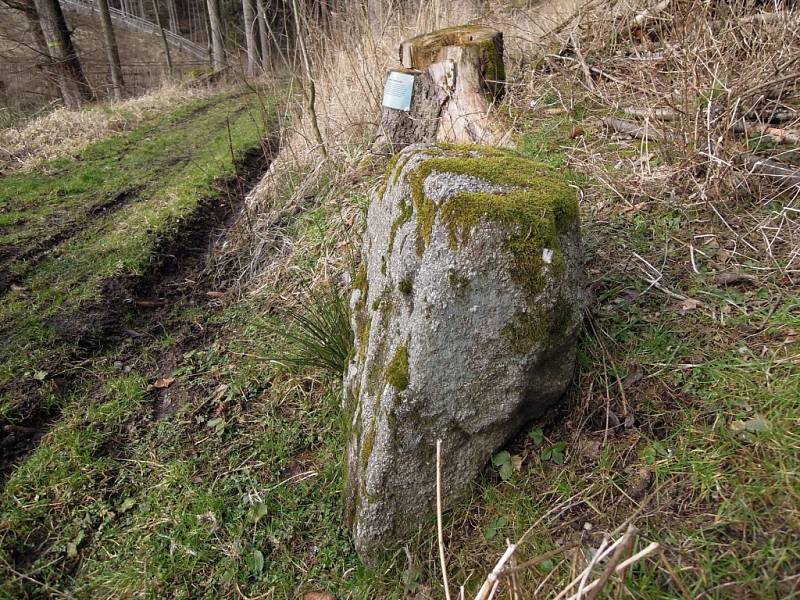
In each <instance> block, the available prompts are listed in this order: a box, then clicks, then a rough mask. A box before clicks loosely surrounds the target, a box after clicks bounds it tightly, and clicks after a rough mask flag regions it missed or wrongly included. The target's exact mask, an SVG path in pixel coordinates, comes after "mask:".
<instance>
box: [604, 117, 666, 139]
mask: <svg viewBox="0 0 800 600" xmlns="http://www.w3.org/2000/svg"><path fill="white" fill-rule="evenodd" d="M602 123H603V125H605V126H606V127H607V128H608V129H611V130H612V131H616V132H617V133H624V134H625V135H629V136H631V137H633V138H637V139H640V140H644V139H648V140H653V141H656V142H657V141H660V140H662V139H663V136H662V135H661V133H660V132H658V131H657V130H655V129H653V128H651V127H649V126H647V125H645V126H644V127H643V126H641V125H637V124H636V123H634V122H632V121H626V120H625V119H618V118H617V117H603V119H602Z"/></svg>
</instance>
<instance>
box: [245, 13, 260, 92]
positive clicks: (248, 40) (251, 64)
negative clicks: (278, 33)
mask: <svg viewBox="0 0 800 600" xmlns="http://www.w3.org/2000/svg"><path fill="white" fill-rule="evenodd" d="M255 12H256V11H255V10H254V7H253V0H242V15H243V17H244V39H245V44H246V45H247V75H248V77H252V76H253V75H255V73H256V66H257V65H258V50H256V36H255V31H254V28H255V26H256V15H255Z"/></svg>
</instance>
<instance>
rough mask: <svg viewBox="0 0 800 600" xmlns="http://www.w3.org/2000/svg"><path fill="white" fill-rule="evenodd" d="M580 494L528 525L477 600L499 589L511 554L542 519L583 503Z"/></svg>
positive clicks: (505, 555)
mask: <svg viewBox="0 0 800 600" xmlns="http://www.w3.org/2000/svg"><path fill="white" fill-rule="evenodd" d="M591 487H592V486H589V489H591ZM587 491H588V490H587ZM597 493H598V492H595V493H593V494H592V495H591V496H590V497H594V496H596V495H597ZM579 496H581V494H574V495H572V496H570V497H569V498H568V499H567V500H565V501H564V502H562V503H561V504H559V505H556V506H554V507H553V508H551V509H549V510H548V511H547V512H546V513H544V514H543V515H542V516H541V517H540V518H539V519H537V520H536V522H535V523H534V524H533V525H531V526H530V527H528V529H527V530H525V533H523V534H522V537H520V538H519V540H517V543H516V544H511V545H510V546H509V547H508V548H507V549H506V551H505V553H504V554H503V556H501V557H500V560H498V561H497V564H496V565H495V567H494V569H492V572H491V573H489V575H487V576H486V579H485V581H484V582H483V585H482V586H481V589H480V590H478V594H477V595H476V596H475V600H487V598H491V594H492V593H493V590H496V589H497V584H498V583H499V579H500V577H501V575H502V574H503V572H504V570H505V565H506V563H507V562H508V561H509V560H510V559H511V556H513V554H514V552H516V550H517V548H519V547H520V546H521V545H522V544H523V542H524V541H525V540H526V539H528V536H529V535H530V534H531V533H533V532H534V531H535V529H536V528H537V527H538V526H539V525H540V524H541V523H542V521H544V520H545V519H547V518H548V517H550V515H552V514H553V513H556V512H564V511H565V510H567V509H568V508H572V507H573V506H577V505H578V504H581V503H582V502H584V500H583V499H580V500H577V501H576V498H578V497H579Z"/></svg>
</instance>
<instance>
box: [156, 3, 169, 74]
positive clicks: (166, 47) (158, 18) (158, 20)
mask: <svg viewBox="0 0 800 600" xmlns="http://www.w3.org/2000/svg"><path fill="white" fill-rule="evenodd" d="M153 10H154V11H155V13H156V26H157V27H158V31H159V33H161V43H162V44H163V45H164V60H165V61H166V62H167V77H168V78H169V79H170V81H171V80H172V76H173V73H172V55H171V54H170V51H169V44H168V43H167V34H166V33H164V28H163V27H162V26H161V16H160V15H159V14H158V0H153Z"/></svg>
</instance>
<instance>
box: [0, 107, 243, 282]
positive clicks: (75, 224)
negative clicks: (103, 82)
mask: <svg viewBox="0 0 800 600" xmlns="http://www.w3.org/2000/svg"><path fill="white" fill-rule="evenodd" d="M244 95H246V94H245V93H244V92H243V93H240V94H233V95H229V96H225V97H220V98H217V99H213V100H210V101H208V102H206V103H205V104H204V105H202V106H199V107H197V108H196V109H194V110H192V111H191V112H189V113H188V114H186V115H182V116H181V117H179V118H178V119H176V120H175V121H168V122H165V123H160V124H159V125H157V126H154V127H150V128H149V129H146V130H143V131H141V132H140V135H141V137H142V139H147V138H148V136H150V135H152V134H153V133H155V132H159V131H165V130H170V129H174V128H176V127H180V126H182V125H186V124H188V123H189V122H191V121H195V120H197V119H199V118H201V117H202V116H203V115H205V114H207V113H208V112H209V111H210V110H212V109H213V108H215V107H217V106H218V105H219V104H221V103H223V102H229V101H231V100H235V99H237V98H239V97H241V96H244ZM242 110H245V109H239V110H238V111H236V112H235V113H233V114H236V115H238V114H240V113H241V112H242ZM134 131H135V130H134ZM127 133H130V132H127ZM135 146H136V142H126V143H124V144H123V146H122V147H121V148H120V150H119V151H118V152H117V156H122V155H124V154H126V153H128V152H129V151H130V150H131V148H133V147H135ZM189 161H190V157H188V156H178V157H171V158H170V159H169V160H166V161H165V162H164V164H163V165H161V168H160V169H159V170H157V171H156V172H155V173H154V174H153V175H152V176H153V177H154V178H156V179H158V178H160V177H161V176H162V175H163V174H164V173H167V172H169V171H172V170H173V169H175V168H176V167H181V166H183V165H185V164H186V163H188V162H189ZM57 176H58V173H50V174H49V175H48V177H57ZM145 189H146V186H145V185H131V186H129V187H127V188H126V189H124V190H122V191H118V192H117V193H114V194H111V195H109V197H108V198H107V199H104V200H102V201H100V202H96V203H93V204H90V205H89V206H88V207H80V208H79V209H78V210H77V211H74V210H73V211H70V210H69V209H65V210H64V211H63V212H58V213H57V215H56V217H55V219H59V218H61V219H63V221H62V222H61V223H58V224H56V225H55V227H53V230H51V231H50V232H47V224H45V225H43V226H42V229H43V233H45V235H44V237H42V238H41V239H40V240H38V241H36V242H35V243H33V244H32V245H31V244H30V242H31V241H32V239H31V238H30V237H29V238H27V239H26V240H24V241H21V242H19V243H18V244H4V245H0V297H2V296H3V295H5V294H6V293H7V292H8V291H9V289H10V288H11V287H12V286H20V285H21V284H22V283H23V282H24V280H25V279H26V278H27V277H28V276H29V275H30V274H31V273H32V272H33V271H34V270H35V269H36V267H37V266H38V265H39V264H41V262H42V261H44V260H45V259H47V258H49V257H51V256H57V255H58V248H59V247H60V246H62V245H63V244H64V243H65V242H68V241H70V240H72V239H75V238H76V237H78V236H79V235H80V234H82V233H83V232H84V231H86V230H88V229H89V228H91V227H93V226H95V225H98V224H99V223H101V221H104V220H107V218H108V217H110V216H111V215H113V214H114V213H115V212H117V211H119V210H120V209H122V208H124V207H125V206H127V205H128V204H130V203H131V202H134V201H136V200H137V199H138V198H139V195H140V193H141V192H143V191H144V190H145ZM65 213H66V214H65ZM55 219H53V218H52V217H51V218H50V219H48V221H50V222H52V221H53V220H55ZM27 223H28V222H27V220H23V221H21V222H18V223H16V224H15V226H16V227H24V226H26V225H27ZM22 263H26V264H24V266H23V267H22V268H18V269H14V267H15V265H19V264H22Z"/></svg>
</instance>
